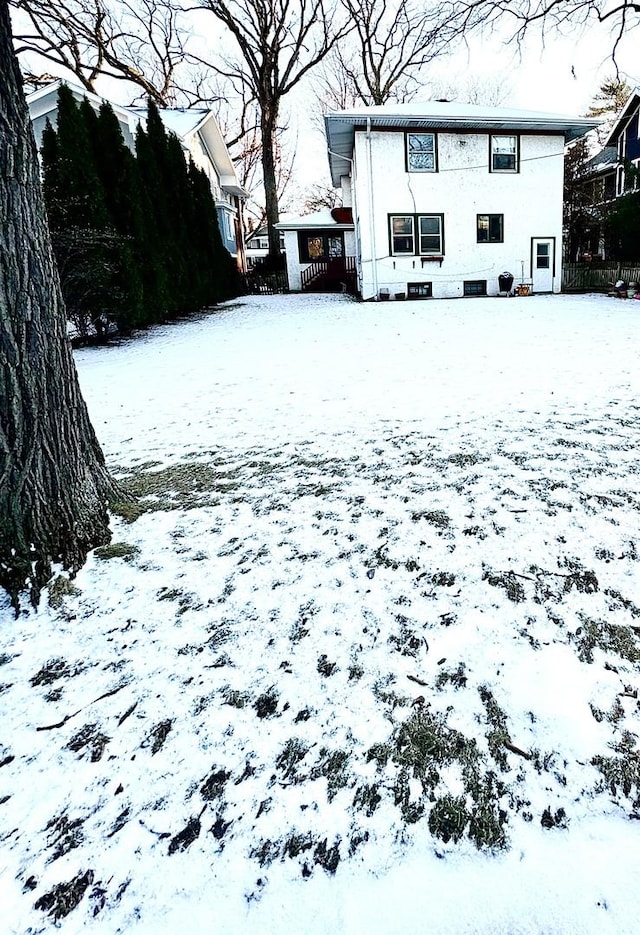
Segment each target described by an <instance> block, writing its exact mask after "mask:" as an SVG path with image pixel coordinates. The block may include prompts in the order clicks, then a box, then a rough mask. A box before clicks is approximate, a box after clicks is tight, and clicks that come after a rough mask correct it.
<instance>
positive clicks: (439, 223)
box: [389, 214, 444, 256]
mask: <svg viewBox="0 0 640 935" xmlns="http://www.w3.org/2000/svg"><path fill="white" fill-rule="evenodd" d="M443 227H444V215H442V214H392V215H390V216H389V239H390V249H391V255H392V256H403V255H405V256H416V255H417V256H442V253H443V252H444V236H443Z"/></svg>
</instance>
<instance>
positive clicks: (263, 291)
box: [246, 270, 289, 295]
mask: <svg viewBox="0 0 640 935" xmlns="http://www.w3.org/2000/svg"><path fill="white" fill-rule="evenodd" d="M246 281H247V291H248V292H250V293H251V294H252V295H277V294H278V293H281V292H288V291H289V279H288V277H287V271H286V270H278V271H277V272H273V273H260V272H256V271H255V270H250V271H249V272H248V273H247V279H246Z"/></svg>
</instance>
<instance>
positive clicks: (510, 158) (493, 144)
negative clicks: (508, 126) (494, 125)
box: [489, 136, 520, 172]
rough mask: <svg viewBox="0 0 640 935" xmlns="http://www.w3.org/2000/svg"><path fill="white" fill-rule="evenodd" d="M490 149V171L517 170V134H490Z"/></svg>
mask: <svg viewBox="0 0 640 935" xmlns="http://www.w3.org/2000/svg"><path fill="white" fill-rule="evenodd" d="M490 150H491V155H490V162H489V171H490V172H518V170H519V168H520V166H519V152H518V137H517V136H491V137H490Z"/></svg>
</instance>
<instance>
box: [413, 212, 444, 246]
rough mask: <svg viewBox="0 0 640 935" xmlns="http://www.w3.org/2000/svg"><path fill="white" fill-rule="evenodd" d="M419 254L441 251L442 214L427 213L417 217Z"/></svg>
mask: <svg viewBox="0 0 640 935" xmlns="http://www.w3.org/2000/svg"><path fill="white" fill-rule="evenodd" d="M418 221H419V223H420V250H419V252H420V254H425V253H442V216H441V215H439V214H428V215H425V216H423V217H419V218H418Z"/></svg>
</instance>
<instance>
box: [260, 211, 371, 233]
mask: <svg viewBox="0 0 640 935" xmlns="http://www.w3.org/2000/svg"><path fill="white" fill-rule="evenodd" d="M276 227H277V228H278V230H304V229H305V228H309V229H314V230H320V229H321V228H323V227H327V228H332V229H334V230H353V215H352V214H351V210H350V209H348V208H333V209H331V208H323V209H322V210H320V211H314V212H313V213H312V214H304V215H302V217H296V218H288V219H287V220H286V221H280V223H279V224H276Z"/></svg>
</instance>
